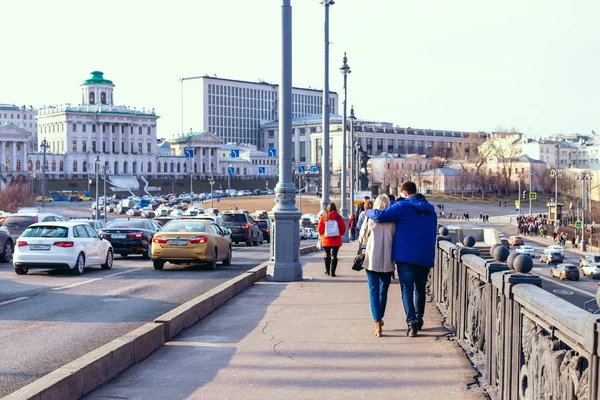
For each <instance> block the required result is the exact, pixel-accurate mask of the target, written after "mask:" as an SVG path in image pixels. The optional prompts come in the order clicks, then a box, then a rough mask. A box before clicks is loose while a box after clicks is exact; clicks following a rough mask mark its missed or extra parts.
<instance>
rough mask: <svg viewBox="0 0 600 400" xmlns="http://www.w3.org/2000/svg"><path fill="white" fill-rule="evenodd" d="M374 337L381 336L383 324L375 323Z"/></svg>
mask: <svg viewBox="0 0 600 400" xmlns="http://www.w3.org/2000/svg"><path fill="white" fill-rule="evenodd" d="M373 335H375V336H377V337H380V336H381V322H379V321H375V332H373Z"/></svg>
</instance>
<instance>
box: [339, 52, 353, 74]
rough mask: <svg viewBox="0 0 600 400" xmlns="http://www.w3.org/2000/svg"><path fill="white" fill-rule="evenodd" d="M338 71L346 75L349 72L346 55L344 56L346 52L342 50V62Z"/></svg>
mask: <svg viewBox="0 0 600 400" xmlns="http://www.w3.org/2000/svg"><path fill="white" fill-rule="evenodd" d="M340 72H341V73H342V75H344V76H347V75H348V74H349V73H350V72H352V71H350V66H349V65H348V57H346V52H344V63H343V64H342V66H341V67H340Z"/></svg>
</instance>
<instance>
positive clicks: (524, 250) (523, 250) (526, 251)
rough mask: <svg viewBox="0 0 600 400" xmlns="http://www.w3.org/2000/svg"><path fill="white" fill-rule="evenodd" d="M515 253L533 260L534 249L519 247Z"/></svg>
mask: <svg viewBox="0 0 600 400" xmlns="http://www.w3.org/2000/svg"><path fill="white" fill-rule="evenodd" d="M515 251H516V252H517V253H521V254H528V255H529V256H530V257H531V258H535V249H534V248H533V247H531V246H519V247H517V249H516V250H515Z"/></svg>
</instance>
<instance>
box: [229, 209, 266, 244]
mask: <svg viewBox="0 0 600 400" xmlns="http://www.w3.org/2000/svg"><path fill="white" fill-rule="evenodd" d="M221 218H223V223H224V224H225V226H226V227H227V228H229V229H230V230H231V238H232V240H233V241H234V242H235V244H238V243H239V242H246V246H252V245H255V246H256V245H258V244H259V243H260V244H262V243H263V235H262V232H261V231H260V230H259V229H258V226H257V225H256V223H255V222H254V220H253V219H252V218H251V217H250V216H249V215H248V214H246V213H244V212H239V211H237V212H235V211H224V212H222V213H221Z"/></svg>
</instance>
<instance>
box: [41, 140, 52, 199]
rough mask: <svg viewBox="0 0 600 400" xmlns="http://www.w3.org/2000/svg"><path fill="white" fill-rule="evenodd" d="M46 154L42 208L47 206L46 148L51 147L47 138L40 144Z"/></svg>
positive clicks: (44, 159) (43, 161)
mask: <svg viewBox="0 0 600 400" xmlns="http://www.w3.org/2000/svg"><path fill="white" fill-rule="evenodd" d="M40 147H41V148H42V151H43V152H44V156H43V158H42V209H43V208H44V207H45V206H46V150H48V148H49V147H50V145H49V144H48V141H47V140H46V138H44V140H42V144H40Z"/></svg>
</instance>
